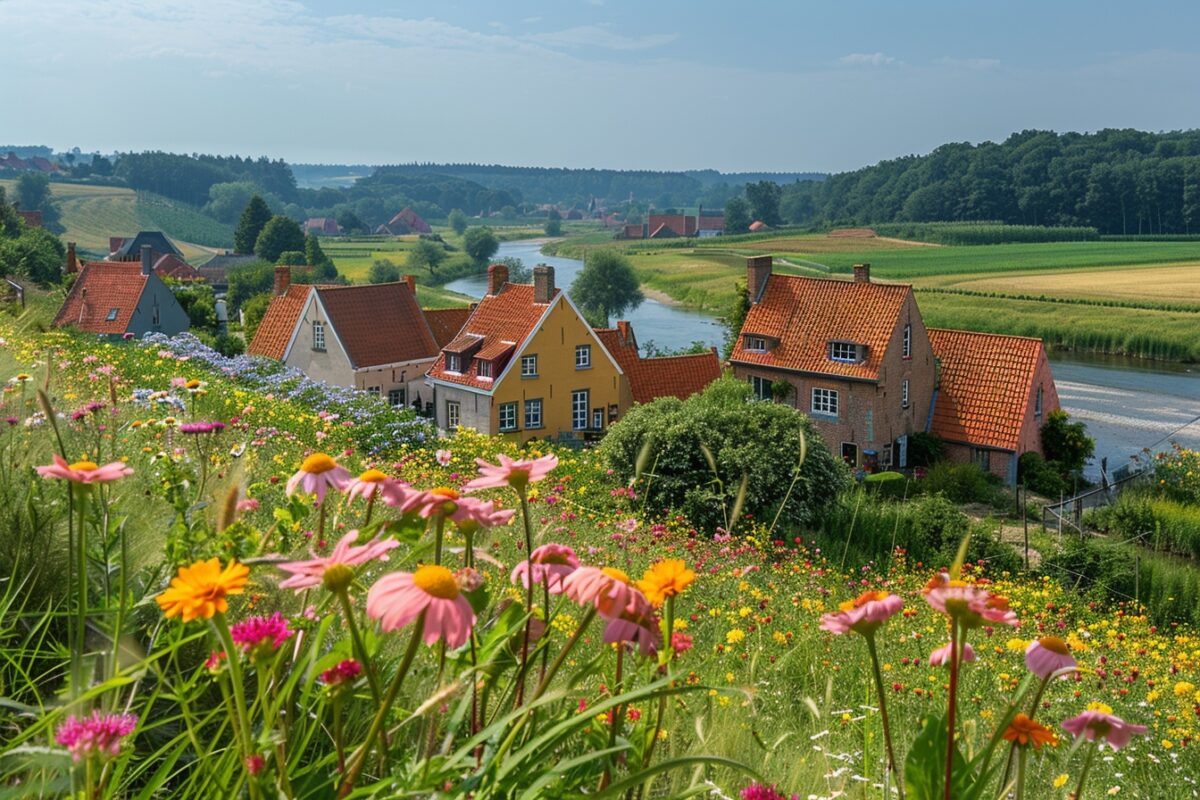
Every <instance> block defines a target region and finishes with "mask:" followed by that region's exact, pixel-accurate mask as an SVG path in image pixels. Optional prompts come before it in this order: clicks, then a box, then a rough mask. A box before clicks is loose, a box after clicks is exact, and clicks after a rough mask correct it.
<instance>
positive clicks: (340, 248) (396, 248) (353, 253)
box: [321, 235, 417, 283]
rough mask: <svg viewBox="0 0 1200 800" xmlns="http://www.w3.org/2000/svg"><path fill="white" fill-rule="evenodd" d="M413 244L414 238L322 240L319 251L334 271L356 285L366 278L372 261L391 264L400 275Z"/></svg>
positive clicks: (415, 239) (415, 238)
mask: <svg viewBox="0 0 1200 800" xmlns="http://www.w3.org/2000/svg"><path fill="white" fill-rule="evenodd" d="M416 241H417V237H416V236H415V235H414V236H404V237H400V238H391V237H389V238H372V239H363V238H356V239H323V240H321V249H322V250H324V251H325V254H326V255H327V256H329V257H330V258H332V259H333V263H334V264H336V265H337V268H338V272H340V273H342V274H343V275H345V276H346V277H347V278H349V279H350V280H352V281H354V282H356V283H360V282H363V281H365V280H366V279H367V272H368V271H370V269H371V265H372V264H374V263H375V262H376V261H391V262H392V263H393V264H395V265H396V266H398V267H400V269H401V271H402V272H403V270H404V261H405V259H406V258H407V257H408V251H409V250H411V249H412V248H413V244H414V243H415V242H416Z"/></svg>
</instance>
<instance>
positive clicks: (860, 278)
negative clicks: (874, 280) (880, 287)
mask: <svg viewBox="0 0 1200 800" xmlns="http://www.w3.org/2000/svg"><path fill="white" fill-rule="evenodd" d="M854 282H855V283H870V282H871V265H870V264H855V265H854Z"/></svg>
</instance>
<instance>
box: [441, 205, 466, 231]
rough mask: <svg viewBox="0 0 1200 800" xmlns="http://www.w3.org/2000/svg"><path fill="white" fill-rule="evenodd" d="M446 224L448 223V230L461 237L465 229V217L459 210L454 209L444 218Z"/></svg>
mask: <svg viewBox="0 0 1200 800" xmlns="http://www.w3.org/2000/svg"><path fill="white" fill-rule="evenodd" d="M446 222H448V223H450V229H451V230H452V231H454V232H455V233H457V234H458V235H459V236H462V235H463V231H465V230H466V229H467V215H466V214H464V213H463V212H462V209H461V208H456V209H454V210H452V211H451V212H450V214H449V215H448V216H447V217H446Z"/></svg>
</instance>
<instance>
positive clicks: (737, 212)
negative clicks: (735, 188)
mask: <svg viewBox="0 0 1200 800" xmlns="http://www.w3.org/2000/svg"><path fill="white" fill-rule="evenodd" d="M753 221H754V220H752V219H750V204H749V203H747V202H746V198H744V197H731V198H729V202H727V203H726V204H725V232H726V233H728V234H730V235H734V234H738V233H745V232H746V231H748V230H750V223H751V222H753Z"/></svg>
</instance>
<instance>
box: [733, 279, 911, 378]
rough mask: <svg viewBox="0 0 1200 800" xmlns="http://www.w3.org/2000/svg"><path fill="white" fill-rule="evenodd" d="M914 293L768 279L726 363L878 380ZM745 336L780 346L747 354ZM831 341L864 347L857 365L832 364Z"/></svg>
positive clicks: (891, 287)
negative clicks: (885, 356) (863, 357)
mask: <svg viewBox="0 0 1200 800" xmlns="http://www.w3.org/2000/svg"><path fill="white" fill-rule="evenodd" d="M911 293H912V289H911V287H909V286H906V285H903V284H889V283H873V282H869V281H865V282H857V281H845V280H833V279H828V278H800V277H795V276H792V275H779V274H774V275H771V276H770V277H769V278H768V279H767V286H766V288H765V289H764V291H763V295H762V299H761V300H760V301H759V302H758V303H756V304H755V305H753V306H751V307H750V311H749V313H747V314H746V321H745V323H744V324H743V325H742V337H739V339H738V342H737V344H736V346H735V347H734V350H733V353H732V355H731V356H730V358H729V360H730V361H732V362H737V363H741V364H755V365H758V366H764V367H774V368H777V369H786V370H795V371H798V372H812V373H819V374H823V375H833V376H837V377H843V378H858V379H862V380H871V381H877V380H879V366H880V364H881V363H882V362H883V356H884V353H885V352H886V350H887V346H888V343H889V341H890V340H891V337H892V333H893V332H894V331H895V330H896V324H897V322H898V321H899V318H900V311H901V309H902V308H903V307H904V303H905V301H906V300H907V299H908V298H909V296H910V295H911ZM746 335H757V336H762V337H765V338H767V339H773V340H776V341H777V342H778V343H777V344H775V345H774V346H773V347H771V348H769V349H768V350H767V352H765V353H757V352H750V351H747V350H746V349H745V347H744V345H745V341H744V337H745V336H746ZM831 341H839V342H853V343H855V344H859V345H866V347H867V352H866V358H865V359H864V360H863V361H862V362H860V363H856V364H852V363H842V362H837V361H831V360H830V358H829V343H830V342H831Z"/></svg>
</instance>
